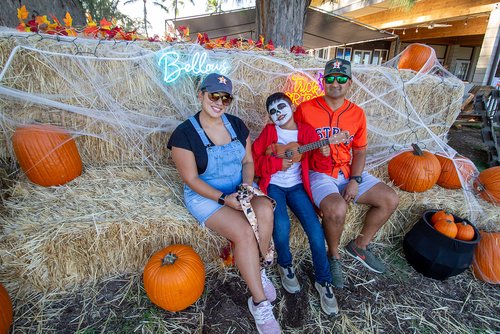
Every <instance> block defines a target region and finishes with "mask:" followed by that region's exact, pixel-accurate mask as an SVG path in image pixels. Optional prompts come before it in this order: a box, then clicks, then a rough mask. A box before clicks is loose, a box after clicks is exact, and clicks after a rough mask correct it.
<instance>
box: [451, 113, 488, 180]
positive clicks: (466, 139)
mask: <svg viewBox="0 0 500 334" xmlns="http://www.w3.org/2000/svg"><path fill="white" fill-rule="evenodd" d="M448 145H450V146H451V147H453V148H454V149H455V150H456V151H457V152H458V153H460V154H461V155H463V156H465V157H467V158H469V159H470V160H472V162H474V164H475V165H476V167H477V168H478V169H479V170H480V171H481V170H483V169H485V168H487V163H488V147H487V146H486V145H485V144H484V143H483V140H482V139H481V122H480V121H477V120H476V121H474V120H472V121H471V120H462V121H457V122H455V125H453V126H452V127H451V129H450V131H449V132H448Z"/></svg>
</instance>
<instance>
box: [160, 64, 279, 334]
mask: <svg viewBox="0 0 500 334" xmlns="http://www.w3.org/2000/svg"><path fill="white" fill-rule="evenodd" d="M231 94H232V83H231V80H229V78H227V77H225V76H223V75H221V74H217V73H211V74H209V75H208V76H207V77H206V78H205V79H204V80H203V82H202V83H201V85H200V91H199V92H198V99H199V100H200V102H201V111H200V112H199V113H197V114H196V115H194V116H192V117H190V118H189V119H188V120H187V121H185V122H183V123H182V124H180V125H179V126H178V127H177V128H176V129H175V131H174V132H173V133H172V136H171V137H170V140H169V142H168V145H167V147H168V148H169V149H171V150H172V158H173V160H174V163H175V166H176V167H177V170H178V171H179V173H180V175H181V178H182V180H183V181H184V201H185V204H186V207H187V209H188V210H189V212H190V213H191V214H192V215H193V216H194V217H195V218H196V219H197V220H198V222H199V223H200V225H201V226H206V227H208V228H209V229H211V230H213V231H215V232H216V233H218V234H220V235H222V236H223V237H225V238H227V239H229V240H231V241H232V242H233V243H234V248H233V252H234V259H235V263H236V266H237V267H238V269H239V271H240V273H241V276H242V278H243V279H244V280H245V282H246V283H247V286H248V289H249V290H250V293H251V295H252V296H251V297H250V298H249V299H248V307H249V309H250V312H251V313H252V315H253V316H254V318H255V323H256V326H257V330H258V331H259V333H279V332H280V327H279V325H278V322H277V321H276V319H275V317H274V315H273V312H272V306H271V302H272V301H274V299H276V290H275V289H274V286H273V285H272V282H271V281H270V280H269V279H268V278H267V276H266V274H265V270H261V268H260V261H259V258H260V256H259V247H258V246H259V245H257V241H256V239H255V236H254V233H253V231H252V228H251V226H250V224H249V223H248V221H247V218H246V217H245V215H244V214H243V212H242V211H241V205H240V203H239V201H238V199H237V198H236V196H237V193H236V190H237V187H238V185H240V184H241V183H246V184H252V182H253V177H254V163H253V158H252V152H251V146H252V145H251V141H250V137H249V131H248V129H247V127H246V126H245V124H244V123H243V122H242V121H241V120H240V119H239V118H238V117H235V116H233V115H229V114H225V113H224V111H225V110H226V108H227V106H228V105H229V104H230V103H231V101H232V99H233V97H232V95H231ZM251 203H252V207H253V209H254V211H255V215H256V217H257V220H258V223H259V236H260V249H263V250H267V249H268V248H269V243H270V241H271V236H272V231H273V207H272V203H271V201H269V199H267V198H265V197H254V198H252V201H251Z"/></svg>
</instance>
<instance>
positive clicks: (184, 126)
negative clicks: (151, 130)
mask: <svg viewBox="0 0 500 334" xmlns="http://www.w3.org/2000/svg"><path fill="white" fill-rule="evenodd" d="M194 117H195V118H196V120H197V121H198V123H200V112H198V113H197V114H196V115H194ZM226 117H227V119H228V121H229V123H231V126H232V127H233V130H234V132H235V133H236V137H238V140H239V141H240V142H241V144H242V145H243V147H246V143H247V138H248V134H249V133H250V131H249V130H248V128H247V126H246V125H245V123H243V121H242V120H241V119H239V118H238V117H236V116H233V115H229V114H226ZM200 126H201V125H200ZM207 138H208V136H207ZM208 140H209V141H210V143H211V144H212V145H213V144H214V143H212V141H211V140H210V138H208ZM172 147H179V148H183V149H186V150H189V151H191V152H193V154H194V157H195V159H196V166H197V167H198V174H199V175H201V174H203V173H204V172H205V170H206V169H207V163H208V156H207V151H206V149H205V146H204V145H203V141H202V140H201V138H200V136H199V135H198V132H196V129H195V128H194V126H193V124H192V123H191V121H190V120H189V119H188V120H185V121H184V122H182V123H181V124H179V126H177V128H176V129H175V130H174V132H173V133H172V135H171V136H170V139H169V140H168V143H167V148H168V149H169V150H171V149H172Z"/></svg>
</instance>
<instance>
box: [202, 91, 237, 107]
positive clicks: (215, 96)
mask: <svg viewBox="0 0 500 334" xmlns="http://www.w3.org/2000/svg"><path fill="white" fill-rule="evenodd" d="M207 96H208V98H209V99H210V101H212V102H217V101H219V99H221V100H222V105H225V106H228V105H230V104H231V102H233V97H232V96H231V95H229V94H223V93H209V92H207Z"/></svg>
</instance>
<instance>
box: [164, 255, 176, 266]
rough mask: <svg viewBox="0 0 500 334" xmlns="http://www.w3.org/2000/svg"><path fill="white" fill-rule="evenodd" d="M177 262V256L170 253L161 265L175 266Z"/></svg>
mask: <svg viewBox="0 0 500 334" xmlns="http://www.w3.org/2000/svg"><path fill="white" fill-rule="evenodd" d="M176 260H177V255H175V254H174V253H168V254H167V255H165V257H164V258H163V260H162V261H161V265H162V266H165V265H167V264H174V263H175V261H176Z"/></svg>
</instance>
